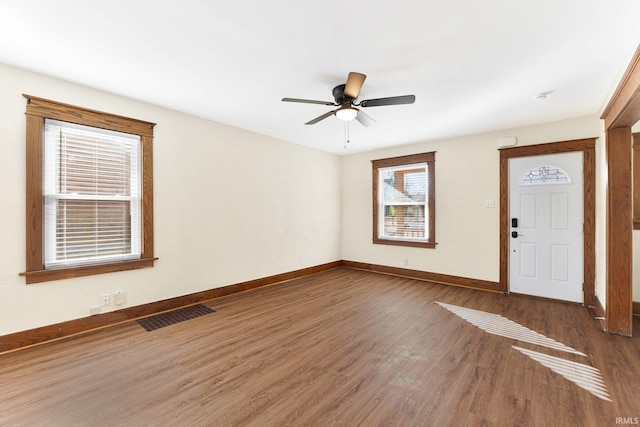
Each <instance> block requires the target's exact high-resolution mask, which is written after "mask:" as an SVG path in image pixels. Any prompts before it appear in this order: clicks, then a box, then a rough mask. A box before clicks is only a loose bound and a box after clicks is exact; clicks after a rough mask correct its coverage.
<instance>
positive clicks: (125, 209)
mask: <svg viewBox="0 0 640 427" xmlns="http://www.w3.org/2000/svg"><path fill="white" fill-rule="evenodd" d="M56 205H57V206H56V259H57V260H58V261H62V260H74V259H84V258H90V257H101V256H107V255H124V254H129V253H130V252H131V214H130V210H129V205H130V203H129V202H128V201H105V200H58V201H57V203H56Z"/></svg>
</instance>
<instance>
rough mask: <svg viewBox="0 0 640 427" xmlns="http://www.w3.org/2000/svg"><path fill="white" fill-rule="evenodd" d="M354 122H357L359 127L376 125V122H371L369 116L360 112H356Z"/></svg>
mask: <svg viewBox="0 0 640 427" xmlns="http://www.w3.org/2000/svg"><path fill="white" fill-rule="evenodd" d="M356 120H357V121H359V122H360V124H361V125H363V126H366V127H369V126H372V125H375V124H376V121H375V120H373V119H372V118H371V117H370V116H369V115H367V114H366V113H365V112H364V111H362V110H358V115H357V116H356Z"/></svg>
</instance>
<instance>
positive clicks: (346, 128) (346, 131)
mask: <svg viewBox="0 0 640 427" xmlns="http://www.w3.org/2000/svg"><path fill="white" fill-rule="evenodd" d="M348 143H349V122H344V149H345V150H346V149H347V144H348Z"/></svg>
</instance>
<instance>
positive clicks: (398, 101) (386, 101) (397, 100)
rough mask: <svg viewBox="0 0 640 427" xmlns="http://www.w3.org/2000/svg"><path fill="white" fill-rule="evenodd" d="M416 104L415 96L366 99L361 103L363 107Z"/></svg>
mask: <svg viewBox="0 0 640 427" xmlns="http://www.w3.org/2000/svg"><path fill="white" fill-rule="evenodd" d="M414 102H416V96H415V95H404V96H391V97H389V98H377V99H366V100H364V101H362V102H360V104H358V105H360V106H361V107H379V106H381V105H402V104H413V103H414Z"/></svg>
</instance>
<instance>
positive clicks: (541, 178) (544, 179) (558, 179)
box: [520, 166, 571, 185]
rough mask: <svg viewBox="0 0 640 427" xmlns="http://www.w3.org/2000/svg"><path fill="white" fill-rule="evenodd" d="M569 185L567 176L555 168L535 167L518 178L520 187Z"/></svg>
mask: <svg viewBox="0 0 640 427" xmlns="http://www.w3.org/2000/svg"><path fill="white" fill-rule="evenodd" d="M548 184H571V178H570V177H569V174H567V172H565V171H564V170H562V169H561V168H559V167H557V166H536V167H535V168H532V169H529V170H528V171H526V172H525V173H524V174H523V175H522V177H521V178H520V185H548Z"/></svg>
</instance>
